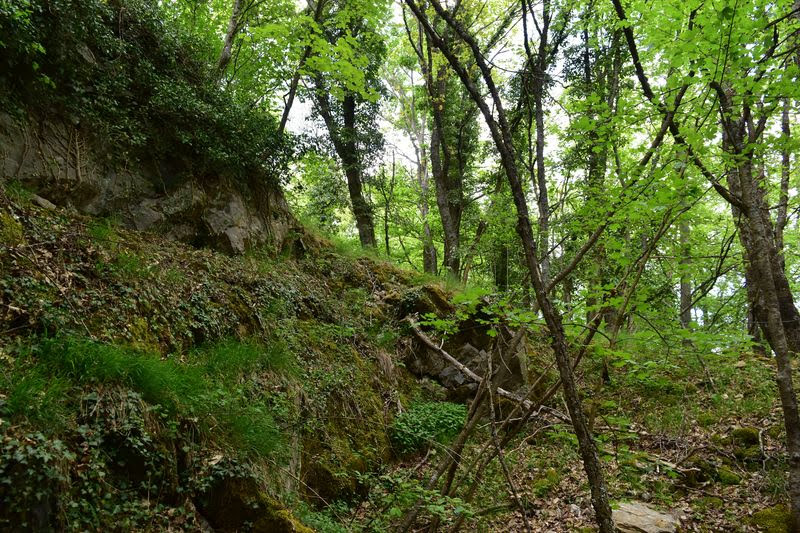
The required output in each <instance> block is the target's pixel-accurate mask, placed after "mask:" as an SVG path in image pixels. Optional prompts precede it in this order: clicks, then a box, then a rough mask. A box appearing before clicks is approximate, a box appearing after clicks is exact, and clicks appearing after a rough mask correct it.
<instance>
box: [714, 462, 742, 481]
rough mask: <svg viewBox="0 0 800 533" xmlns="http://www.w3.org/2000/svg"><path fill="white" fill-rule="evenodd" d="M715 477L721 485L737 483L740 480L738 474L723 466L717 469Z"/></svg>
mask: <svg viewBox="0 0 800 533" xmlns="http://www.w3.org/2000/svg"><path fill="white" fill-rule="evenodd" d="M716 477H717V480H719V482H720V483H722V484H723V485H738V484H739V483H741V482H742V477H741V476H740V475H739V474H737V473H736V472H734V471H733V470H731V469H730V468H726V467H724V466H721V467H719V468H718V469H717V476H716Z"/></svg>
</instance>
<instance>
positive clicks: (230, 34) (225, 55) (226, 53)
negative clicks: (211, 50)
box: [217, 0, 242, 76]
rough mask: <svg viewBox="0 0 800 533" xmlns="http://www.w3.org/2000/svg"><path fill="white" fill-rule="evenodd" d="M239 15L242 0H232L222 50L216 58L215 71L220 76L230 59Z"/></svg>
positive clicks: (238, 27)
mask: <svg viewBox="0 0 800 533" xmlns="http://www.w3.org/2000/svg"><path fill="white" fill-rule="evenodd" d="M241 15H242V0H233V8H232V9H231V18H230V20H228V30H227V31H226V32H225V40H224V41H223V43H222V51H221V52H220V54H219V59H218V60H217V72H219V75H220V76H222V74H223V73H224V72H225V69H226V68H227V67H228V63H230V61H231V55H232V50H233V40H234V39H235V38H236V34H237V33H239V29H240V21H239V18H240V17H241Z"/></svg>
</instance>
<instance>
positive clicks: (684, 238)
mask: <svg viewBox="0 0 800 533" xmlns="http://www.w3.org/2000/svg"><path fill="white" fill-rule="evenodd" d="M678 232H679V234H680V237H679V239H680V248H681V261H680V265H681V289H680V306H681V308H680V322H681V327H682V328H683V329H686V330H688V329H689V325H690V324H691V322H692V284H691V281H690V280H691V278H690V277H689V265H690V264H691V262H692V260H691V258H690V250H689V221H688V220H687V219H686V218H685V217H684V218H682V219H681V221H680V224H679V226H678Z"/></svg>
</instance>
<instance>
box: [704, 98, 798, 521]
mask: <svg viewBox="0 0 800 533" xmlns="http://www.w3.org/2000/svg"><path fill="white" fill-rule="evenodd" d="M713 87H714V89H715V90H716V92H717V96H718V98H719V107H720V122H721V124H722V127H721V129H722V142H723V150H724V151H725V152H727V153H728V154H730V155H731V156H732V157H731V161H733V162H734V163H732V166H731V167H730V168H728V171H727V181H728V187H729V189H730V191H731V193H732V194H733V196H734V197H735V198H739V202H740V205H736V206H732V209H733V212H734V220H735V221H736V223H737V227H738V229H739V238H740V242H741V243H742V247H743V248H744V251H745V261H746V272H747V275H748V277H747V283H748V284H751V285H752V288H751V289H750V290H748V296H749V297H750V299H751V303H752V304H753V312H754V315H755V317H756V320H757V322H758V323H759V325H760V326H761V329H762V331H763V332H764V334H765V336H766V338H767V342H769V345H770V347H771V348H772V351H773V352H774V353H775V362H776V366H777V372H776V381H777V384H778V395H779V396H780V400H781V407H782V409H783V417H784V426H785V428H786V447H787V450H788V452H789V496H790V500H791V508H792V524H793V531H800V412H799V411H798V405H797V395H796V394H795V391H794V383H793V380H792V365H791V356H792V354H793V353H795V354H796V353H797V348H796V344H795V343H796V339H800V322H798V320H796V319H794V318H793V316H792V314H791V313H789V312H788V311H787V309H788V308H789V307H791V310H793V311H794V313H793V315H794V316H796V315H797V310H796V308H795V307H794V300H793V295H792V293H791V290H790V288H789V282H788V280H787V278H786V274H785V271H784V268H783V261H782V256H781V254H780V251H779V249H778V247H777V245H776V239H775V236H776V232H775V230H776V228H775V227H773V225H772V219H771V218H770V215H769V206H768V205H767V201H766V194H765V192H764V189H763V188H762V185H761V180H762V179H763V178H764V176H763V174H760V173H759V175H758V176H757V175H756V172H755V165H754V159H755V153H754V150H753V148H752V146H753V145H755V143H756V142H757V141H758V135H760V133H758V132H756V131H754V130H753V126H752V123H750V121H748V120H747V119H746V117H747V116H749V115H750V110H749V109H748V108H747V107H746V106H747V105H748V104H747V103H746V102H745V103H743V104H742V106H743V108H742V110H741V113H740V114H738V112H737V111H736V110H735V109H734V105H733V91H732V90H731V89H730V88H726V87H723V86H722V85H720V84H714V85H713ZM787 318H788V320H787Z"/></svg>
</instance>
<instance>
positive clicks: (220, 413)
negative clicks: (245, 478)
mask: <svg viewBox="0 0 800 533" xmlns="http://www.w3.org/2000/svg"><path fill="white" fill-rule="evenodd" d="M10 358H11V360H12V364H10V365H8V366H6V368H5V369H4V370H3V372H2V380H3V383H2V388H3V389H4V390H7V391H8V393H7V395H6V400H5V403H4V404H3V405H2V412H3V413H4V415H5V416H7V417H10V418H11V419H12V421H15V422H19V421H20V420H21V419H27V421H28V422H29V423H31V424H32V425H35V426H38V427H43V428H47V429H48V430H49V431H53V432H57V431H59V430H63V429H64V428H65V427H67V426H69V425H70V423H72V422H74V421H73V420H70V417H71V416H74V413H75V412H76V410H75V409H74V405H72V404H74V402H75V398H76V397H77V394H76V393H75V392H76V391H77V390H80V389H81V388H84V387H88V386H94V387H96V386H99V385H118V386H121V387H124V388H127V389H130V390H132V391H135V392H136V393H138V394H141V396H142V398H143V399H144V400H145V401H146V402H148V403H150V404H153V405H158V406H160V407H162V408H163V409H165V410H166V411H167V412H168V413H169V414H170V415H178V416H180V417H182V418H184V419H192V420H194V421H196V425H197V428H198V430H199V431H200V433H201V434H202V435H205V436H206V437H210V436H212V435H213V436H214V437H215V438H217V439H221V440H223V441H227V442H228V443H229V444H230V445H231V446H233V447H235V448H236V449H239V450H243V451H245V452H246V453H255V454H258V455H265V456H266V455H269V454H270V453H272V452H273V451H274V450H275V448H276V447H277V446H278V445H279V443H280V441H281V437H280V431H279V429H278V426H277V425H276V423H275V421H274V419H273V416H272V414H271V413H270V406H269V405H268V404H266V403H265V402H264V400H263V399H259V398H258V393H257V391H253V390H251V389H252V387H248V386H247V385H246V384H245V383H242V382H241V379H240V378H241V377H242V376H243V375H245V374H246V373H249V372H254V371H278V372H284V371H288V370H289V369H290V368H291V367H292V365H293V361H292V360H291V355H290V354H289V353H288V352H287V350H286V348H285V345H283V344H276V345H272V346H264V345H261V344H259V343H257V342H255V341H236V340H231V339H227V340H223V341H221V342H219V343H215V344H211V345H208V346H205V347H201V348H197V349H195V350H192V351H191V352H190V353H188V354H186V355H185V356H184V358H185V359H186V361H185V362H181V361H179V360H178V358H176V357H173V358H162V357H161V356H159V355H157V354H153V353H148V352H145V351H141V350H136V349H133V348H129V347H125V346H121V345H115V344H107V343H101V342H96V341H92V340H89V339H85V338H80V337H57V338H49V339H41V340H39V341H38V342H37V343H35V344H30V345H24V346H21V347H20V348H18V350H17V353H16V354H15V355H12V356H10Z"/></svg>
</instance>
